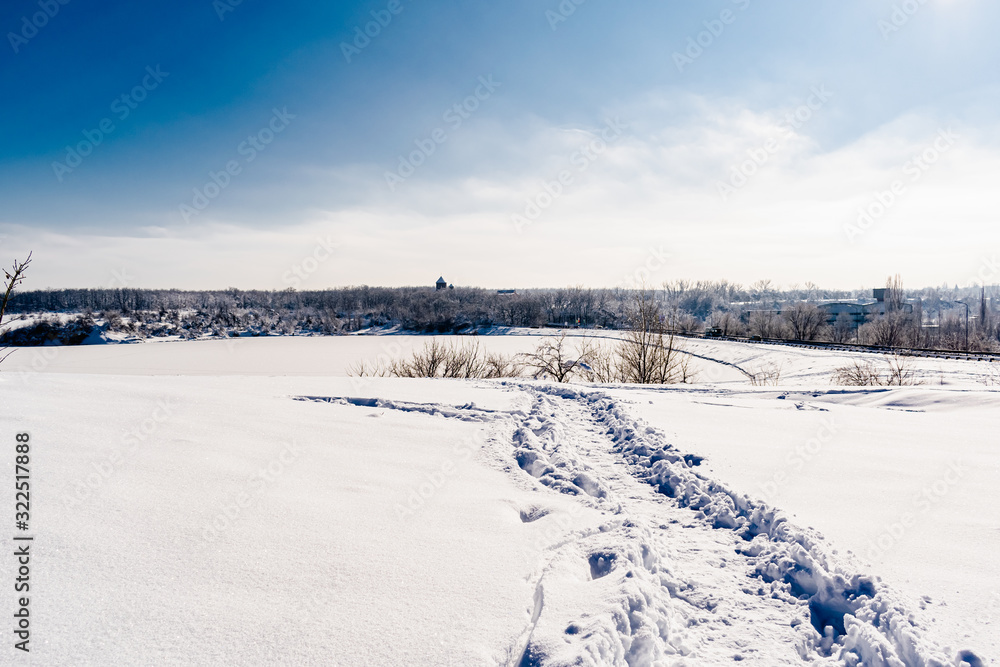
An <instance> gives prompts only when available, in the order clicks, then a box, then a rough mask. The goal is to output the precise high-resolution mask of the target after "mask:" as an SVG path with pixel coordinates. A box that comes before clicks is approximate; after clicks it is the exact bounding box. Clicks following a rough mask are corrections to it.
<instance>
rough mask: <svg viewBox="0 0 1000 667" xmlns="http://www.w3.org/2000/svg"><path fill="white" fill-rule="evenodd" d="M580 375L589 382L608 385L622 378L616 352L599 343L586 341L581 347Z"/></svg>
mask: <svg viewBox="0 0 1000 667" xmlns="http://www.w3.org/2000/svg"><path fill="white" fill-rule="evenodd" d="M579 365H580V373H581V375H583V378H584V379H585V380H586V381H587V382H599V383H602V384H607V383H610V382H617V381H618V379H619V377H621V374H620V370H619V366H618V356H617V354H616V353H615V350H614V349H612V348H610V347H609V346H607V345H603V344H602V343H599V342H597V341H590V340H588V341H585V342H584V343H583V344H582V345H581V346H580V359H579Z"/></svg>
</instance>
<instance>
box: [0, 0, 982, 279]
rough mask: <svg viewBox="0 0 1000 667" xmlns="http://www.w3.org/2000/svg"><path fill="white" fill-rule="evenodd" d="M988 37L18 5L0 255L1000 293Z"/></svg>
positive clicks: (98, 269)
mask: <svg viewBox="0 0 1000 667" xmlns="http://www.w3.org/2000/svg"><path fill="white" fill-rule="evenodd" d="M46 11H47V12H48V14H46V13H45V12H46ZM379 19H381V21H382V24H377V23H372V22H373V21H377V20H379ZM998 19H1000V7H998V6H997V5H996V3H990V2H987V0H925V1H924V2H922V3H921V2H919V0H910V1H909V2H883V1H882V0H877V1H872V0H865V1H862V0H837V1H834V0H821V1H816V2H809V3H803V2H792V1H791V0H784V1H777V0H776V1H772V2H767V3H765V2H763V0H717V1H715V2H699V3H689V2H684V3H682V2H678V1H674V2H663V1H661V2H642V1H640V2H627V3H626V2H613V1H611V0H583V1H582V2H580V4H575V3H574V2H573V0H563V2H561V3H560V2H558V1H556V0H541V1H522V0H514V1H511V2H505V3H486V2H478V1H468V0H467V1H464V2H434V1H431V0H419V1H416V0H410V1H407V0H396V1H395V2H389V1H388V0H385V1H382V0H379V1H376V2H362V3H357V4H350V5H348V4H342V3H327V4H322V5H320V4H319V3H306V2H294V1H293V2H286V3H282V4H280V5H279V4H277V3H264V2H262V1H260V0H243V1H242V2H240V3H239V4H238V5H233V4H232V2H231V0H218V1H217V2H214V3H213V2H212V1H211V0H198V1H183V0H182V1H175V2H159V1H154V2H143V3H135V2H103V3H85V2H82V0H69V1H68V2H67V3H66V4H60V3H59V2H58V0H42V1H41V2H38V0H36V1H35V2H24V1H21V0H17V1H14V2H9V3H5V4H4V7H3V9H2V10H0V29H2V31H3V33H4V35H5V39H4V44H3V45H0V89H2V90H4V91H5V93H6V94H5V95H4V98H5V103H4V105H3V112H2V113H3V115H4V120H5V123H4V128H5V130H6V132H5V135H6V136H5V140H4V141H3V142H2V143H0V251H2V253H3V255H4V256H7V255H10V256H11V257H8V259H7V260H4V261H5V262H7V261H9V260H10V259H12V257H13V255H23V254H24V253H25V252H26V251H27V250H29V249H30V250H33V251H34V252H35V257H36V263H35V264H34V265H33V267H32V268H33V275H32V277H31V285H32V286H35V287H43V286H52V287H97V286H104V285H119V284H128V285H129V286H139V287H182V288H218V287H225V286H229V285H232V286H237V287H242V288H284V287H290V286H294V287H298V288H300V289H319V288H324V287H329V286H337V285H349V284H361V283H366V284H384V285H410V284H422V283H428V281H430V282H433V280H434V279H436V278H437V276H438V275H440V274H444V275H445V276H446V277H447V278H448V279H449V280H450V281H452V282H455V283H456V284H463V285H482V286H490V287H507V286H512V287H529V286H562V285H570V284H584V285H593V286H615V285H625V284H629V283H630V282H634V281H635V280H636V279H645V280H647V281H648V282H650V283H652V284H658V283H660V282H662V281H664V280H671V279H675V278H703V279H709V278H712V279H718V278H727V279H730V280H736V281H739V282H752V281H753V280H756V279H759V278H769V279H772V280H774V281H775V282H777V283H780V284H783V285H792V284H803V283H805V282H807V281H812V282H815V283H818V284H820V285H826V286H830V287H861V286H865V285H869V284H873V283H878V282H881V281H883V280H884V278H885V276H886V275H889V274H894V273H897V272H899V273H901V274H903V277H904V280H906V282H908V283H910V284H913V285H929V284H941V283H949V284H954V283H958V284H967V283H970V282H972V281H973V280H974V279H975V277H976V276H978V277H979V278H978V279H988V280H987V281H988V282H991V283H993V282H1000V276H992V274H991V273H989V271H992V269H990V270H989V271H987V274H983V270H982V267H983V266H987V267H988V266H992V264H991V261H992V259H993V256H994V255H993V253H994V251H995V250H1000V248H998V247H997V246H998V245H1000V244H998V243H997V241H998V232H997V231H996V225H995V216H996V211H997V210H998V207H997V203H998V195H997V194H996V193H997V192H998V191H1000V188H996V187H995V184H994V183H993V178H992V174H996V173H998V171H997V169H998V167H1000V151H998V146H997V137H998V136H1000V135H998V134H997V132H996V130H997V119H996V113H997V111H996V110H997V108H998V105H997V102H998V101H1000V99H998V98H1000V95H998V92H1000V88H998V80H997V79H998V74H997V68H996V63H997V62H998V61H1000V58H998V55H1000V53H998V51H1000V45H998V43H997V41H996V40H995V39H994V38H993V33H994V32H995V27H996V26H997V25H998ZM32 21H34V25H32ZM366 27H367V28H368V30H369V32H370V33H371V34H374V35H375V36H374V37H370V38H367V41H365V40H366V38H364V37H362V38H360V40H358V41H356V42H355V40H356V38H357V35H358V33H359V31H364V30H365V28H366ZM376 33H377V34H376ZM699 41H700V42H701V44H700V45H698V42H699ZM345 45H347V46H345ZM345 52H346V53H347V55H346V56H345ZM154 73H155V74H154ZM483 82H486V83H485V84H484V83H483ZM144 85H145V87H143V86H144ZM123 95H125V96H126V97H125V98H124V99H123V98H122V96H123ZM477 95H478V96H477ZM456 105H458V108H457V109H456ZM796 114H798V116H797V117H796ZM789 117H791V118H792V120H791V121H789V120H787V119H788V118H789ZM102 128H103V130H106V131H102ZM609 128H612V129H609ZM98 137H99V138H100V141H99V143H98V142H97V141H96V139H97V138H98ZM91 144H96V145H91ZM75 149H80V151H81V152H87V153H88V154H87V155H86V156H81V157H80V158H79V163H78V164H77V163H76V160H77V158H76V157H75V156H74V155H73V154H72V151H73V150H75ZM415 151H416V152H415ZM755 156H756V160H755ZM921 156H923V158H921ZM251 157H252V159H250V158H251ZM914 159H916V162H914ZM401 160H402V161H403V163H404V164H402V165H401ZM418 163H419V164H418ZM227 166H228V168H229V173H227ZM411 168H412V169H411ZM411 170H412V173H410V171H411ZM560 175H562V176H563V177H564V178H563V180H564V182H563V183H560ZM213 180H214V183H213ZM219 185H222V186H223V187H219ZM206 188H207V191H206ZM202 204H204V206H201V205H202ZM865 212H867V213H865Z"/></svg>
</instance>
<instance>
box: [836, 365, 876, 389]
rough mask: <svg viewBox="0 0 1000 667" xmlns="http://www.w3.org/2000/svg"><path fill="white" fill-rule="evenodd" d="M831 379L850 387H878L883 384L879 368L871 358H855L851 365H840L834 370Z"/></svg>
mask: <svg viewBox="0 0 1000 667" xmlns="http://www.w3.org/2000/svg"><path fill="white" fill-rule="evenodd" d="M831 381H832V382H833V384H841V385H846V386H848V387H876V386H878V385H879V384H881V383H880V378H879V375H878V368H876V366H875V362H873V361H871V360H869V359H866V360H864V361H862V360H860V359H855V360H854V363H852V364H850V365H849V366H840V367H839V368H837V369H835V370H834V371H833V376H832V378H831Z"/></svg>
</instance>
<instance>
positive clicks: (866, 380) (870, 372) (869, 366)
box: [831, 354, 921, 387]
mask: <svg viewBox="0 0 1000 667" xmlns="http://www.w3.org/2000/svg"><path fill="white" fill-rule="evenodd" d="M831 381H832V382H833V384H839V385H845V386H849V387H905V386H911V385H917V384H921V383H920V381H919V380H917V378H916V374H915V372H914V370H913V360H912V359H911V358H910V357H907V356H904V355H901V354H894V355H892V356H891V357H889V358H887V359H885V366H884V368H883V369H880V368H879V366H878V364H876V363H875V362H874V361H872V360H870V359H865V360H863V361H862V360H861V359H855V360H854V362H853V363H851V364H850V365H847V366H841V367H839V368H837V369H835V370H834V371H833V375H832V376H831Z"/></svg>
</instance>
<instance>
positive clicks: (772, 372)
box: [749, 361, 782, 387]
mask: <svg viewBox="0 0 1000 667" xmlns="http://www.w3.org/2000/svg"><path fill="white" fill-rule="evenodd" d="M781 371H782V367H781V364H780V363H777V362H774V361H767V362H763V363H760V364H758V365H756V366H753V367H751V368H750V370H749V373H750V384H752V385H753V386H755V387H773V386H775V385H777V384H778V383H779V382H781Z"/></svg>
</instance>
